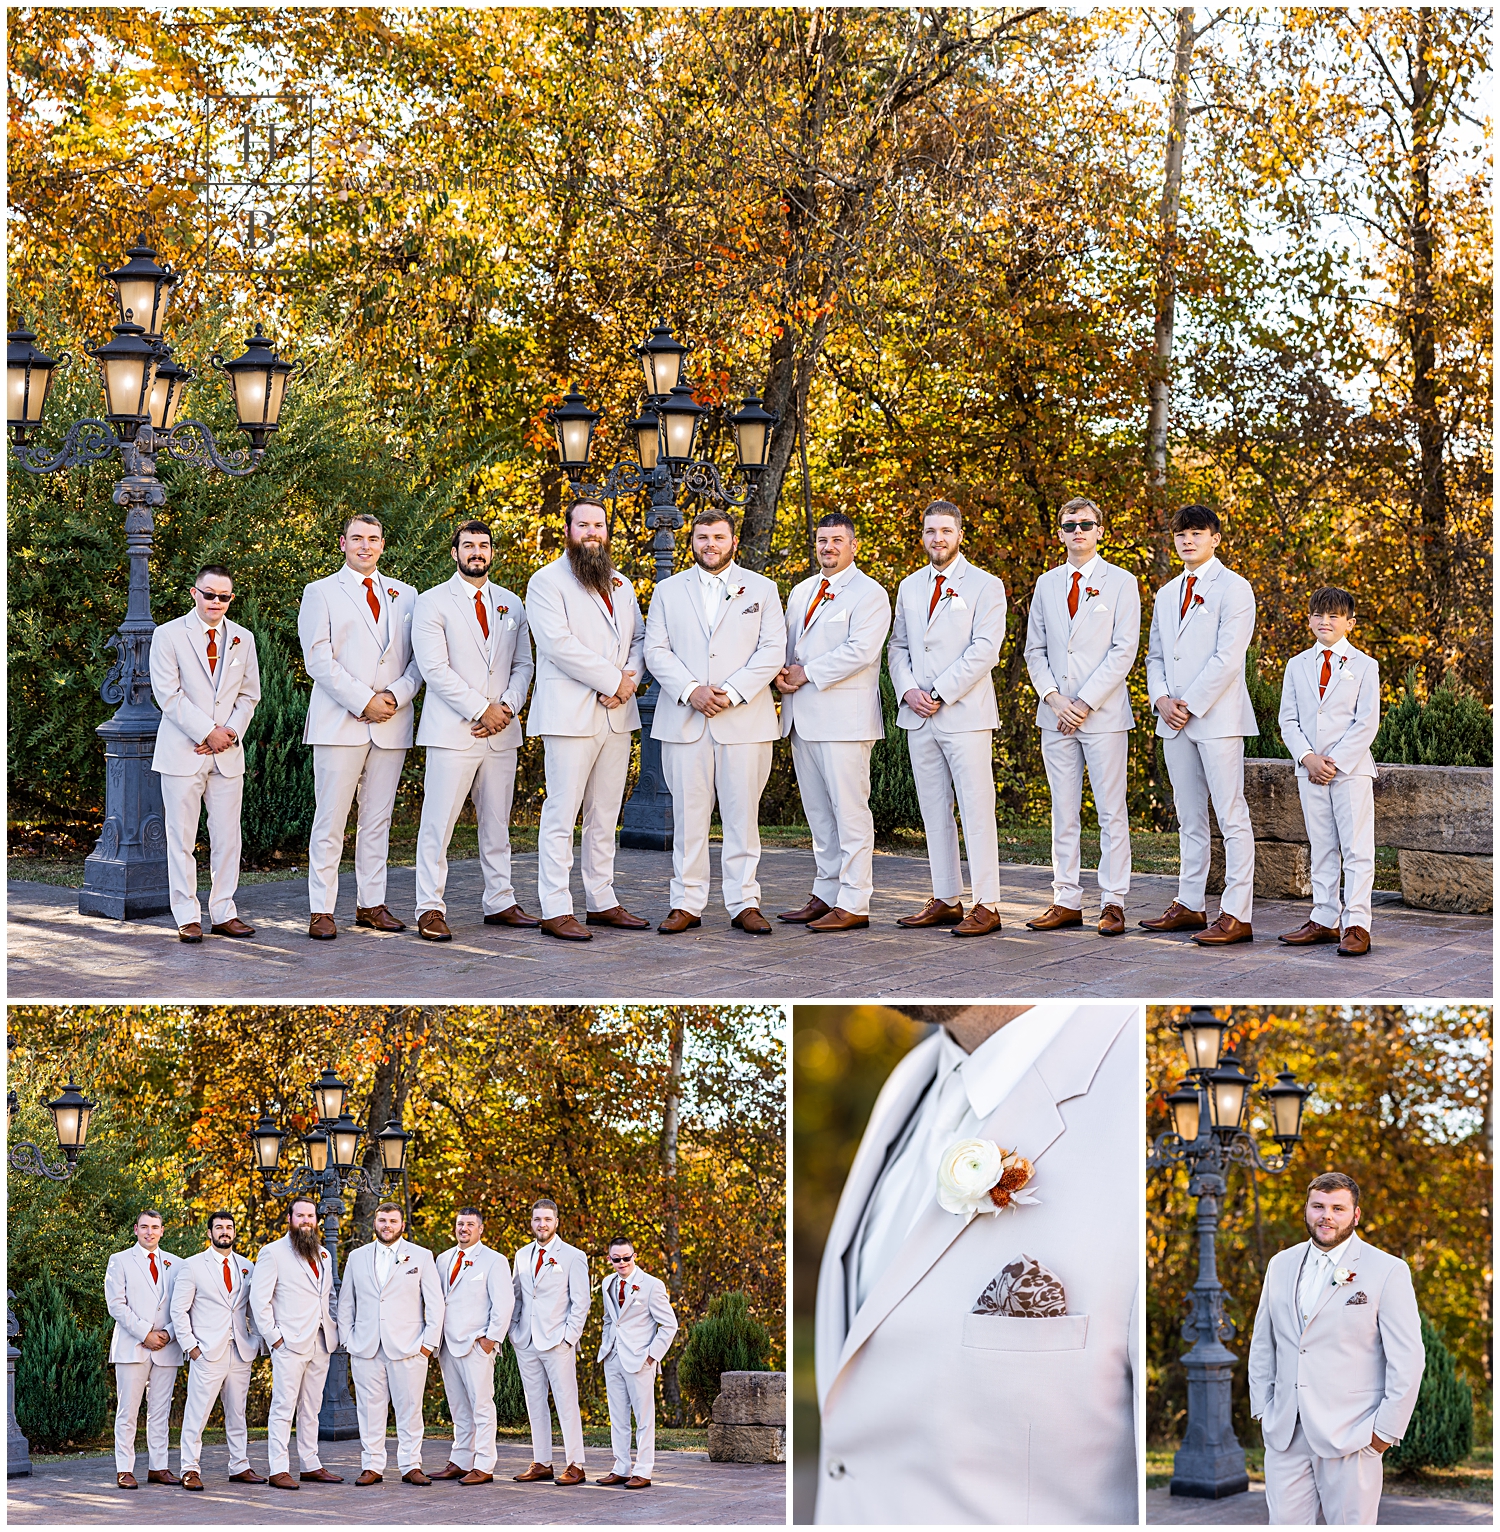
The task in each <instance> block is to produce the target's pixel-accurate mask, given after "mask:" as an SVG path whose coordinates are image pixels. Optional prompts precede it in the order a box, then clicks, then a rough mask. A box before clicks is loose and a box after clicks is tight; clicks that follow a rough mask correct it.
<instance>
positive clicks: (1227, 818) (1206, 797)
mask: <svg viewBox="0 0 1500 1532" xmlns="http://www.w3.org/2000/svg"><path fill="white" fill-rule="evenodd" d="M1161 743H1162V754H1163V755H1165V756H1166V758H1167V775H1168V776H1169V777H1171V779H1172V801H1173V803H1174V805H1175V806H1176V809H1177V824H1178V831H1177V847H1178V864H1179V865H1178V874H1177V902H1178V903H1179V904H1181V905H1183V906H1185V907H1186V908H1187V909H1190V910H1201V909H1203V908H1204V906H1205V900H1206V897H1207V895H1206V892H1205V890H1206V889H1207V886H1208V860H1209V835H1208V805H1209V801H1210V799H1211V800H1212V801H1213V806H1214V817H1215V818H1216V819H1217V820H1218V821H1219V833H1220V834H1221V835H1222V836H1223V837H1224V892H1223V894H1221V895H1220V897H1219V910H1220V912H1221V913H1223V914H1226V915H1233V916H1234V918H1235V919H1236V920H1243V921H1244V922H1245V923H1246V924H1249V923H1250V911H1251V906H1252V905H1253V903H1254V900H1255V831H1254V830H1253V829H1252V828H1251V826H1250V810H1249V808H1248V807H1247V805H1246V803H1245V741H1244V740H1243V739H1241V738H1240V736H1239V735H1238V734H1231V735H1230V736H1228V737H1227V738H1225V739H1198V740H1193V739H1185V738H1183V737H1182V736H1181V735H1179V736H1178V737H1177V738H1176V739H1164V740H1162V742H1161Z"/></svg>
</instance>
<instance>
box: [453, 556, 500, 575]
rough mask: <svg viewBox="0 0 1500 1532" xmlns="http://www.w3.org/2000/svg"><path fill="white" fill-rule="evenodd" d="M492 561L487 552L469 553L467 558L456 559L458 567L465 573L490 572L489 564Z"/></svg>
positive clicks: (480, 573)
mask: <svg viewBox="0 0 1500 1532" xmlns="http://www.w3.org/2000/svg"><path fill="white" fill-rule="evenodd" d="M493 563H494V559H493V557H491V556H490V555H488V554H484V553H471V554H470V555H469V557H468V558H466V559H460V560H459V561H458V567H459V568H460V569H461V570H462V571H463V572H464V573H465V574H466V575H482V574H488V573H489V572H490V565H491V564H493Z"/></svg>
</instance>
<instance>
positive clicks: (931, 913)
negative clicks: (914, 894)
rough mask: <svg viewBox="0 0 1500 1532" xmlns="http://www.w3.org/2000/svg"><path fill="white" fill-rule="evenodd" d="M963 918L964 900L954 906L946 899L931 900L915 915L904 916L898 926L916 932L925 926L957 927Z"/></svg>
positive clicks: (957, 900) (958, 901)
mask: <svg viewBox="0 0 1500 1532" xmlns="http://www.w3.org/2000/svg"><path fill="white" fill-rule="evenodd" d="M963 918H964V902H963V900H962V899H955V900H954V901H953V903H952V904H949V903H948V901H947V900H946V899H929V900H928V901H927V903H926V904H924V905H923V906H922V908H921V909H920V910H918V911H917V913H916V914H915V915H903V916H902V917H901V918H900V919H899V920H898V921H897V922H896V924H897V925H898V926H905V927H906V929H907V930H908V931H916V930H920V929H921V927H923V926H956V925H957V924H958V923H959V921H961V920H962V919H963Z"/></svg>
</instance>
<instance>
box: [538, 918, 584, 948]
mask: <svg viewBox="0 0 1500 1532" xmlns="http://www.w3.org/2000/svg"><path fill="white" fill-rule="evenodd" d="M539 925H540V928H541V930H542V932H543V933H544V934H545V935H547V936H555V937H556V938H557V939H558V940H559V941H562V942H591V941H593V939H594V933H593V932H592V931H585V930H584V929H583V927H582V926H581V925H579V924H578V922H577V921H576V920H574V918H573V917H572V916H571V915H553V916H552V917H551V918H550V919H547V920H543V921H541V922H539Z"/></svg>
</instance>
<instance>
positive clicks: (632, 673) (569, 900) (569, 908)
mask: <svg viewBox="0 0 1500 1532" xmlns="http://www.w3.org/2000/svg"><path fill="white" fill-rule="evenodd" d="M564 525H565V528H566V533H567V539H568V543H567V548H566V550H565V551H564V553H563V555H562V557H561V558H557V559H554V560H553V561H552V563H550V564H547V565H546V566H544V567H543V568H541V569H539V570H538V571H537V572H536V573H535V574H534V575H532V577H531V580H530V583H529V584H528V585H527V587H526V618H527V621H528V622H530V624H531V633H532V637H533V638H534V639H535V640H536V655H537V660H536V665H537V670H536V696H535V697H534V698H533V699H532V703H531V712H530V714H529V716H528V717H527V720H526V732H527V734H528V735H529V736H530V737H531V738H533V739H534V738H536V737H537V736H538V735H540V736H541V737H542V740H543V741H544V749H545V751H546V773H547V796H546V799H545V800H544V802H543V804H542V822H541V825H540V827H539V828H538V831H537V862H536V884H537V897H538V899H539V901H540V903H541V907H542V930H543V931H545V932H546V933H547V935H548V936H556V937H559V938H561V939H562V940H563V941H572V942H586V941H589V940H591V939H592V932H589V931H586V930H585V929H584V927H583V926H581V925H579V924H578V922H577V921H576V920H575V919H574V918H573V894H572V890H571V888H570V887H569V881H570V879H571V878H572V875H573V825H574V823H575V822H576V821H577V819H578V810H579V808H580V807H581V808H582V809H583V852H582V860H583V891H584V896H585V899H586V901H587V906H588V913H587V915H586V916H585V917H584V918H585V921H586V923H587V924H588V925H591V926H613V927H615V928H616V929H617V930H622V931H645V930H648V929H649V928H650V925H651V922H650V921H649V920H642V919H640V918H639V916H636V915H632V914H631V913H630V912H629V911H628V910H626V909H625V908H624V906H623V905H621V903H620V901H619V899H618V898H617V897H616V895H615V826H616V825H617V824H618V823H619V821H620V800H621V799H622V798H623V797H624V796H625V773H626V771H627V770H628V768H629V766H630V736H631V734H632V733H634V731H635V730H636V729H638V728H640V726H641V715H640V710H639V709H638V708H637V706H636V701H635V689H636V687H637V686H638V685H639V684H640V680H641V675H642V673H643V671H644V668H645V660H644V657H643V653H644V648H645V625H644V624H643V623H642V621H641V609H640V606H639V605H638V603H637V602H636V599H635V588H634V587H633V586H632V585H631V583H630V581H629V580H627V579H625V578H624V577H623V576H621V575H620V574H618V573H617V572H616V570H615V566H614V564H613V562H612V561H611V559H610V556H609V522H608V518H607V517H606V516H605V513H604V507H603V506H599V505H595V504H593V503H592V502H591V501H588V500H579V501H575V502H574V503H573V504H572V505H570V506H569V507H568V509H567V511H566V513H565V515H564Z"/></svg>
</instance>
